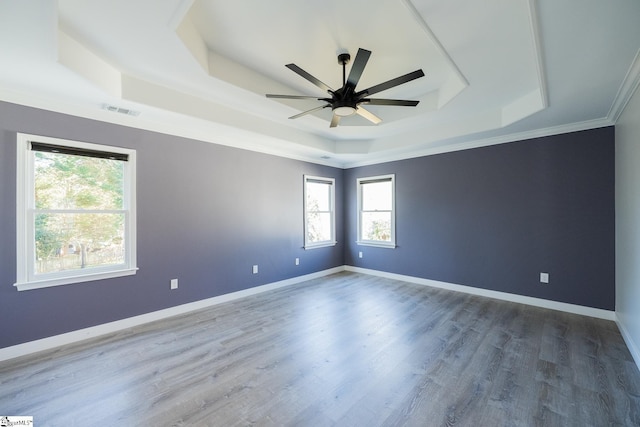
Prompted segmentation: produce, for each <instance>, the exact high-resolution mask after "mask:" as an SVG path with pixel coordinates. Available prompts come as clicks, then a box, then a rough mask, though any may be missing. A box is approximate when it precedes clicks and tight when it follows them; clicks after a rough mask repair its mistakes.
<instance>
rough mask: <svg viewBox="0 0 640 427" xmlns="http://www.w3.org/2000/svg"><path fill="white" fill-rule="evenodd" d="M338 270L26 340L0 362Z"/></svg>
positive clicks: (5, 350)
mask: <svg viewBox="0 0 640 427" xmlns="http://www.w3.org/2000/svg"><path fill="white" fill-rule="evenodd" d="M341 271H344V266H340V267H335V268H330V269H328V270H323V271H318V272H316V273H311V274H305V275H304V276H298V277H293V278H291V279H286V280H281V281H279V282H273V283H269V284H266V285H262V286H256V287H254V288H249V289H244V290H242V291H238V292H232V293H229V294H224V295H220V296H217V297H213V298H208V299H204V300H200V301H195V302H191V303H187V304H182V305H178V306H175V307H170V308H165V309H163V310H158V311H153V312H151V313H146V314H141V315H139V316H134V317H129V318H126V319H122V320H116V321H114V322H109V323H104V324H102V325H97V326H92V327H89V328H84V329H78V330H76V331H72V332H67V333H64V334H60V335H54V336H52V337H47V338H42V339H39V340H35V341H29V342H26V343H23V344H18V345H14V346H11V347H5V348H2V349H0V362H2V361H5V360H9V359H14V358H16V357H20V356H25V355H28V354H32V353H36V352H39V351H43V350H50V349H52V348H56V347H60V346H63V345H68V344H73V343H76V342H79V341H82V340H86V339H89V338H95V337H99V336H101V335H106V334H110V333H113V332H118V331H122V330H125V329H129V328H132V327H134V326H139V325H143V324H145V323H149V322H154V321H156V320H162V319H166V318H168V317H172V316H177V315H180V314H185V313H189V312H191V311H195V310H199V309H202V308H207V307H211V306H214V305H217V304H222V303H224V302H228V301H233V300H236V299H239V298H243V297H247V296H249V295H255V294H259V293H262V292H267V291H271V290H274V289H278V288H283V287H285V286H291V285H295V284H297V283H301V282H305V281H307V280H311V279H317V278H319V277H324V276H328V275H330V274H334V273H339V272H341Z"/></svg>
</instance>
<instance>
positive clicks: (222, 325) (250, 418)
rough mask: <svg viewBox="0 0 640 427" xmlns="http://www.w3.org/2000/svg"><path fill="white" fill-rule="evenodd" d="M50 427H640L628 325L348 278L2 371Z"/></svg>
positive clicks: (24, 411)
mask: <svg viewBox="0 0 640 427" xmlns="http://www.w3.org/2000/svg"><path fill="white" fill-rule="evenodd" d="M0 415H32V416H34V421H35V425H37V426H45V425H51V426H93V425H99V424H104V423H109V424H111V425H127V426H187V425H189V426H200V425H202V426H206V425H211V426H253V425H255V426H276V425H278V426H367V427H370V426H405V425H406V426H492V427H493V426H580V427H584V426H610V425H612V426H634V425H640V373H639V372H638V369H637V367H636V366H635V364H634V362H633V359H632V357H631V355H630V353H629V351H628V349H627V348H626V346H625V344H624V341H623V339H622V337H621V336H620V333H619V331H618V329H617V327H616V325H615V323H613V322H610V321H604V320H599V319H594V318H589V317H582V316H577V315H572V314H567V313H561V312H556V311H550V310H544V309H539V308H535V307H529V306H525V305H520V304H514V303H508V302H503V301H497V300H493V299H489V298H482V297H477V296H470V295H466V294H462V293H456V292H451V291H445V290H440V289H432V288H428V287H423V286H418V285H413V284H408V283H403V282H399V281H394V280H389V279H382V278H377V277H372V276H366V275H360V274H355V273H347V272H345V273H340V274H336V275H333V276H329V277H326V278H322V279H317V280H312V281H309V282H305V283H303V284H299V285H295V286H291V287H287V288H283V289H279V290H275V291H271V292H268V293H264V294H260V295H255V296H251V297H247V298H244V299H241V300H236V301H233V302H229V303H225V304H221V305H218V306H215V307H212V308H209V309H206V310H201V311H198V312H194V313H190V314H187V315H183V316H178V317H175V318H171V319H168V320H164V321H161V322H155V323H152V324H149V325H145V326H142V327H137V328H133V329H131V330H128V331H124V332H121V333H117V334H112V335H108V336H105V337H102V338H100V339H94V340H91V341H87V342H83V343H79V344H76V345H73V346H67V347H65V348H60V349H57V350H53V351H47V352H43V353H40V354H38V355H33V356H28V357H23V358H20V359H16V360H13V361H9V362H4V363H2V365H1V366H0Z"/></svg>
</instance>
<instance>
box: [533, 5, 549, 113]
mask: <svg viewBox="0 0 640 427" xmlns="http://www.w3.org/2000/svg"><path fill="white" fill-rule="evenodd" d="M529 25H530V26H531V34H532V39H533V51H534V53H535V55H534V59H535V63H536V75H537V76H538V88H539V89H540V100H541V104H542V109H545V108H547V107H548V106H549V98H548V96H547V78H546V73H545V71H544V59H543V58H544V55H543V52H542V38H541V37H540V25H539V22H538V10H537V8H536V0H529Z"/></svg>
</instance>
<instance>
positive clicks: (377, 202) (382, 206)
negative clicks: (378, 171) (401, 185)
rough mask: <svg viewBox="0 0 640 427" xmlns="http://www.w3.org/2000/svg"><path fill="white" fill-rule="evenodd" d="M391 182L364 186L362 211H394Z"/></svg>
mask: <svg viewBox="0 0 640 427" xmlns="http://www.w3.org/2000/svg"><path fill="white" fill-rule="evenodd" d="M391 190H392V186H391V181H383V182H372V183H365V184H362V210H365V211H376V210H380V211H390V210H391V209H392V191H391Z"/></svg>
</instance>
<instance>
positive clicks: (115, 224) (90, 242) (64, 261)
mask: <svg viewBox="0 0 640 427" xmlns="http://www.w3.org/2000/svg"><path fill="white" fill-rule="evenodd" d="M124 227H125V216H124V213H121V214H69V213H39V214H37V215H36V216H35V246H36V260H35V261H36V263H35V272H36V274H42V273H52V272H58V271H66V270H76V269H80V268H91V267H100V266H107V265H114V264H123V263H124V261H125V258H124Z"/></svg>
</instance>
